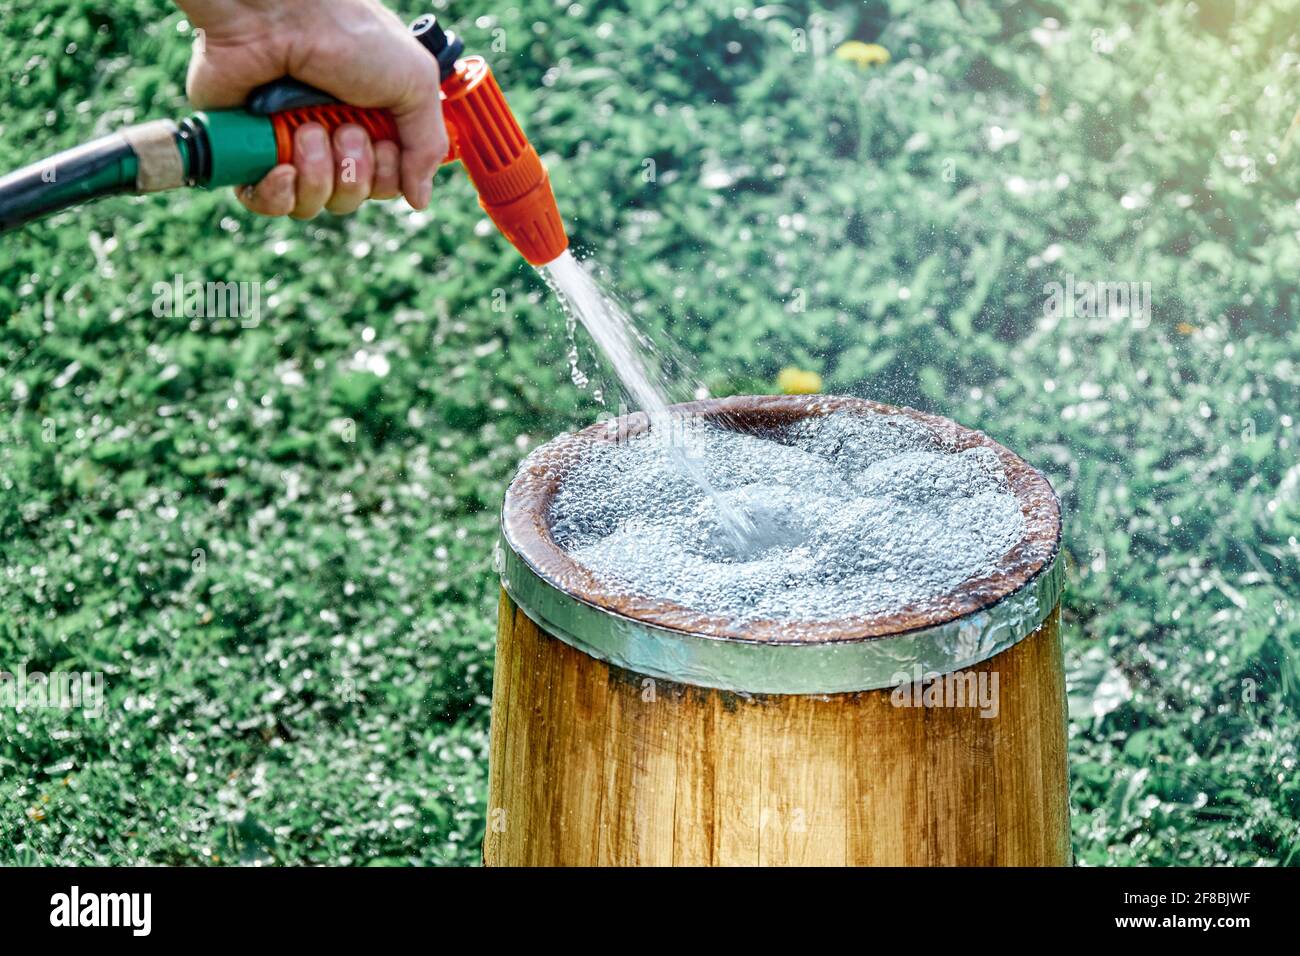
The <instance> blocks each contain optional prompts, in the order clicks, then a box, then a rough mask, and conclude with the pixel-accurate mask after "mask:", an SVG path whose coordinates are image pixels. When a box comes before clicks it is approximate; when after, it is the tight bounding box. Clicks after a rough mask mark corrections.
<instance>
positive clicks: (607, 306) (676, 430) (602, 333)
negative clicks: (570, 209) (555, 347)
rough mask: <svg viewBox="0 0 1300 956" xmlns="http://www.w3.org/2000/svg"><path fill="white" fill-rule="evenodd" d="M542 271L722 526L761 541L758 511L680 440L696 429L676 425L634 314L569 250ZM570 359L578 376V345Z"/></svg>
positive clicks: (735, 540)
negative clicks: (714, 479)
mask: <svg viewBox="0 0 1300 956" xmlns="http://www.w3.org/2000/svg"><path fill="white" fill-rule="evenodd" d="M538 271H539V272H541V274H542V278H543V279H545V280H546V284H547V285H548V286H549V287H550V289H551V291H552V292H554V293H555V297H556V298H557V299H559V301H560V305H561V307H562V308H563V309H564V313H565V317H566V319H567V320H568V321H569V322H572V321H574V319H576V320H577V321H578V322H581V323H582V326H583V328H585V329H586V330H587V332H588V333H589V334H590V335H591V337H592V339H593V340H594V341H595V343H596V345H597V347H598V348H599V349H600V351H601V352H602V353H603V354H604V355H605V358H606V359H607V360H608V361H609V363H610V365H611V366H612V367H613V369H614V374H615V375H617V376H618V379H619V381H620V382H622V384H623V388H624V389H625V390H626V391H627V393H628V395H629V397H630V398H631V399H632V401H633V402H635V403H636V404H637V406H639V407H640V409H641V410H642V411H643V412H645V413H646V415H647V416H649V418H650V430H651V432H658V433H659V434H660V435H662V436H667V438H666V441H665V444H666V445H667V450H668V452H669V454H670V456H671V458H672V461H673V463H674V465H675V466H676V468H677V470H678V471H679V472H680V473H682V474H684V475H686V476H687V477H689V478H690V480H691V481H693V482H694V483H695V484H696V485H697V486H699V488H700V489H701V490H703V492H704V494H705V495H706V497H707V498H708V499H709V500H710V501H711V502H712V504H713V507H714V509H715V510H716V512H717V516H718V522H719V526H720V527H719V530H720V531H722V533H723V534H725V535H726V536H727V538H729V539H730V541H731V544H732V545H733V547H735V548H737V549H745V550H749V549H751V548H754V547H756V546H757V545H758V544H759V543H761V541H762V539H764V538H765V537H766V536H767V534H768V532H769V530H770V529H767V528H766V527H759V526H758V524H756V521H755V518H754V517H753V516H751V515H750V514H749V513H747V512H746V511H744V510H741V509H740V508H739V507H737V506H736V505H735V504H733V503H731V502H729V501H728V500H727V499H726V498H725V497H723V496H722V495H720V494H719V493H718V491H717V490H716V489H715V488H714V487H713V485H712V484H711V483H710V481H709V477H708V475H707V474H706V473H705V470H704V468H703V466H702V464H701V462H700V461H698V460H697V459H696V456H695V455H694V454H693V453H692V449H691V448H689V447H688V442H685V441H682V440H681V438H682V437H683V436H688V435H690V434H691V432H690V430H688V429H683V428H680V427H677V426H678V425H680V423H677V422H674V420H673V413H672V411H671V410H670V409H669V402H668V397H667V394H666V392H665V390H664V387H663V384H662V383H661V382H659V381H656V380H655V379H654V378H653V377H652V376H651V373H650V368H651V364H650V355H649V354H647V353H648V352H649V351H650V348H649V345H648V343H647V342H645V341H644V340H641V339H639V338H638V337H637V336H636V333H635V326H634V325H633V322H632V318H631V316H629V315H628V314H627V312H626V310H624V309H623V307H622V306H620V305H619V304H618V302H617V301H616V300H615V299H614V298H613V296H611V295H609V294H607V293H606V292H605V291H604V290H602V289H601V287H600V285H599V283H598V282H597V281H596V279H595V278H594V277H593V276H592V275H591V274H590V273H589V272H588V271H587V270H586V269H584V268H583V267H582V265H581V264H580V263H579V262H578V260H577V259H575V258H574V257H573V254H572V253H570V252H567V251H566V252H564V253H563V254H561V255H560V256H559V258H557V259H556V260H555V261H553V262H551V263H550V264H548V265H545V266H542V267H540V268H539V270H538ZM569 364H570V374H571V375H572V376H573V377H574V380H575V382H576V381H578V376H580V375H581V372H579V371H578V370H577V356H576V351H575V350H571V352H570V355H569Z"/></svg>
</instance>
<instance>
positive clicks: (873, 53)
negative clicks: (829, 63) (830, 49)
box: [835, 40, 889, 66]
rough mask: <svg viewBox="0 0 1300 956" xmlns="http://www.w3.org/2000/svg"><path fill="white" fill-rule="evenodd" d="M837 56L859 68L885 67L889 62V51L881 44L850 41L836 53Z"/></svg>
mask: <svg viewBox="0 0 1300 956" xmlns="http://www.w3.org/2000/svg"><path fill="white" fill-rule="evenodd" d="M835 56H836V57H837V58H839V59H841V60H847V61H848V62H849V63H854V64H856V65H858V66H884V65H885V64H886V63H888V62H889V51H888V50H886V49H885V48H884V47H883V46H881V45H880V44H879V43H863V42H862V41H860V40H850V41H849V42H848V43H845V44H842V45H841V46H840V47H839V49H837V50H836V51H835Z"/></svg>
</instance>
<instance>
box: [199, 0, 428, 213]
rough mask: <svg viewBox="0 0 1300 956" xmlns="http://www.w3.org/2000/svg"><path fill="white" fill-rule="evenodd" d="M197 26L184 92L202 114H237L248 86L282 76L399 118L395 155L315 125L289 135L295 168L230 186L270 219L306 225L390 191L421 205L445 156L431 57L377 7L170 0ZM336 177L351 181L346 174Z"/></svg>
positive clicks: (374, 3) (349, 133)
mask: <svg viewBox="0 0 1300 956" xmlns="http://www.w3.org/2000/svg"><path fill="white" fill-rule="evenodd" d="M177 5H178V6H180V8H181V9H182V10H184V11H185V13H186V15H187V16H188V17H189V19H190V22H191V23H192V24H193V26H194V27H195V28H196V30H201V31H202V33H199V34H198V36H197V38H196V41H195V49H194V55H193V56H192V57H191V59H190V69H189V77H188V80H187V82H186V92H187V93H188V94H189V97H190V100H191V101H192V102H193V103H194V105H195V106H196V107H199V108H200V109H209V108H211V109H219V108H224V107H233V106H240V105H242V104H243V103H244V101H245V99H247V97H248V94H249V93H250V92H251V91H252V90H253V89H254V88H255V87H257V86H260V85H261V84H263V83H267V82H270V81H271V80H277V79H280V78H281V77H283V76H292V77H294V78H295V79H298V80H301V81H303V82H304V83H308V84H310V85H312V86H314V87H317V88H318V89H321V90H324V91H325V92H326V93H330V94H332V95H334V96H336V97H338V98H339V99H340V100H342V101H343V102H345V103H350V104H352V105H353V106H362V107H383V108H386V109H388V110H390V111H391V112H392V114H393V117H394V119H395V120H396V121H397V130H398V135H399V136H400V137H401V147H400V148H399V147H398V145H397V144H396V143H391V142H387V141H385V142H379V143H371V141H370V137H369V136H368V135H367V133H366V131H365V130H364V129H362V128H361V127H360V126H356V125H353V124H348V125H345V126H342V127H340V128H339V129H337V130H335V131H334V134H333V136H332V137H331V136H330V135H329V133H328V132H327V131H326V130H325V128H324V127H323V126H321V125H320V124H319V123H306V124H304V125H303V126H301V127H300V128H299V129H297V130H296V131H295V133H294V141H293V163H292V164H288V163H282V164H280V165H279V166H276V167H275V168H274V169H272V170H271V171H270V172H269V173H267V174H266V176H265V177H264V178H263V179H262V181H261V182H259V183H257V184H256V185H253V186H241V187H239V188H237V189H236V191H235V192H236V195H237V196H238V197H239V201H240V202H241V203H243V204H244V205H245V206H246V207H247V208H248V209H250V210H252V211H253V212H257V213H261V214H263V215H267V216H284V215H289V216H293V217H294V218H295V219H310V218H311V217H313V216H315V215H316V214H317V213H319V212H320V211H321V209H322V208H324V209H328V210H329V211H330V212H333V213H349V212H352V211H354V210H355V209H356V208H357V207H358V206H360V205H361V203H363V202H364V201H365V200H366V199H367V198H370V199H392V198H393V197H395V196H396V195H398V192H399V190H400V192H401V193H402V194H404V195H405V196H406V200H407V202H409V203H410V204H411V205H412V206H414V207H415V208H416V209H423V208H424V207H425V206H427V205H428V204H429V198H430V196H431V194H432V190H433V175H434V173H435V172H436V171H437V169H438V166H439V165H440V164H441V163H442V160H443V157H445V156H446V154H447V130H446V127H445V126H444V125H443V120H442V104H441V101H440V100H439V96H438V87H439V76H438V64H437V61H436V60H435V59H434V58H433V57H431V56H430V55H429V54H428V52H427V51H426V50H425V49H424V47H422V46H421V45H420V44H419V42H418V41H416V40H415V39H414V38H413V37H412V36H411V35H410V34H409V33H408V32H407V29H406V27H405V26H404V25H403V24H402V22H401V21H400V20H399V19H398V18H397V17H396V16H395V15H394V14H393V13H392V12H391V11H390V10H388V9H387V8H386V7H384V6H383V5H382V4H381V3H379V2H378V0H177ZM344 170H347V172H348V174H347V175H346V176H345V175H344Z"/></svg>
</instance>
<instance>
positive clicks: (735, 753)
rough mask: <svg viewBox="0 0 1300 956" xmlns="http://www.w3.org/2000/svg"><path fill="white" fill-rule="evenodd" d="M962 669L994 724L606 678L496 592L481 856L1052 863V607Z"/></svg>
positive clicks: (882, 706) (1056, 740)
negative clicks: (993, 690)
mask: <svg viewBox="0 0 1300 956" xmlns="http://www.w3.org/2000/svg"><path fill="white" fill-rule="evenodd" d="M980 672H985V673H987V674H988V675H989V677H986V678H985V680H986V681H989V680H991V679H992V675H994V674H996V677H997V681H998V695H997V700H998V712H997V715H996V716H993V717H983V716H981V711H980V709H979V708H978V707H951V706H948V707H899V706H895V705H894V702H893V701H892V700H891V691H889V690H877V691H868V692H864V693H859V694H832V695H827V696H792V695H791V696H780V695H769V696H763V697H756V696H755V697H746V696H742V695H739V694H734V693H730V692H726V691H718V690H709V689H704V688H698V687H688V686H685V685H681V684H671V683H667V682H664V681H655V680H652V679H650V678H647V677H643V676H641V675H638V674H633V673H630V672H628V671H625V670H621V669H619V668H616V667H611V666H610V665H608V664H605V663H603V662H601V661H598V660H596V659H594V658H592V657H589V656H588V655H586V654H584V653H582V652H580V651H577V650H574V649H573V648H571V647H569V646H568V645H567V644H564V643H562V642H561V641H558V640H556V639H555V638H553V637H551V636H550V635H548V634H546V633H545V632H544V631H541V630H540V629H539V628H538V627H537V626H536V625H535V624H534V623H533V622H532V621H531V620H529V619H528V617H527V616H526V615H525V614H524V613H523V612H522V611H520V610H519V609H518V608H517V607H515V605H514V604H513V603H512V602H511V601H510V599H509V598H508V597H507V596H506V595H505V594H504V592H503V593H502V597H501V606H500V615H499V620H498V634H497V663H496V678H495V684H494V687H493V695H492V743H491V769H490V782H489V791H490V793H489V813H488V829H487V836H486V839H485V841H484V860H485V862H487V863H488V864H490V865H497V866H538V865H541V866H585V865H596V864H598V865H606V866H669V865H678V866H683V865H685V866H718V865H723V866H726V865H748V866H754V865H764V866H781V865H952V866H978V865H999V866H1025V865H1029V866H1058V865H1064V864H1067V863H1068V862H1069V859H1070V844H1069V806H1068V787H1067V780H1066V774H1067V769H1066V739H1065V735H1066V710H1065V708H1066V704H1065V681H1064V671H1063V662H1062V658H1061V645H1060V633H1059V612H1053V613H1052V615H1051V616H1049V617H1048V619H1047V620H1046V621H1045V622H1044V623H1043V626H1042V627H1040V628H1039V629H1038V630H1037V631H1036V632H1035V633H1034V634H1032V635H1031V636H1029V637H1027V638H1025V639H1024V640H1023V641H1021V642H1020V643H1018V644H1016V645H1015V646H1014V647H1012V648H1010V649H1009V650H1007V651H1005V652H1003V653H1002V654H999V655H997V656H996V657H994V658H992V659H990V660H988V661H986V662H984V663H983V664H980V665H978V666H976V667H973V668H970V669H969V670H968V671H966V672H963V673H964V674H965V675H978V674H979V673H980ZM976 679H977V678H976ZM986 686H987V685H986Z"/></svg>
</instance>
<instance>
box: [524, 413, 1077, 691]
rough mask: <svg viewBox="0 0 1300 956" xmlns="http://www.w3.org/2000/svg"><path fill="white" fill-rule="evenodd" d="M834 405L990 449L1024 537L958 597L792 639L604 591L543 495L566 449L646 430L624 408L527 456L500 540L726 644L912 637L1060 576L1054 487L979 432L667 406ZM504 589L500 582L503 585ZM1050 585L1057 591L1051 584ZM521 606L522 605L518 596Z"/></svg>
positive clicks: (542, 565)
mask: <svg viewBox="0 0 1300 956" xmlns="http://www.w3.org/2000/svg"><path fill="white" fill-rule="evenodd" d="M841 411H847V412H851V413H852V412H857V413H860V414H871V415H883V416H901V417H905V418H909V419H912V420H913V421H916V422H919V423H921V424H922V425H924V426H926V427H927V428H928V430H930V431H931V432H932V433H933V434H934V435H935V436H936V437H937V438H938V439H939V440H940V441H941V442H942V443H943V444H944V445H945V446H946V447H948V448H950V449H951V450H953V451H964V450H967V449H969V448H974V447H981V446H982V447H985V448H989V449H991V450H992V451H993V452H994V453H995V454H997V455H998V457H999V460H1000V461H1001V463H1002V466H1003V470H1004V471H1005V473H1006V476H1007V481H1008V484H1009V486H1010V488H1011V490H1012V491H1013V492H1014V493H1015V495H1016V497H1017V499H1018V500H1019V502H1020V506H1021V513H1022V515H1023V516H1024V518H1025V534H1024V535H1023V536H1022V538H1021V540H1020V541H1019V542H1017V544H1016V545H1015V546H1013V547H1012V548H1011V549H1009V550H1008V551H1007V552H1006V554H1004V555H1003V556H1002V558H1001V559H1000V560H999V561H998V563H997V565H996V566H995V567H994V568H993V569H992V570H991V571H990V572H989V573H987V574H984V575H979V576H977V577H974V578H970V579H968V580H967V581H965V582H963V584H962V586H961V592H960V593H959V594H957V595H947V596H945V597H944V598H943V599H942V601H936V602H934V606H931V607H929V608H925V609H903V610H900V611H896V612H893V613H890V614H884V615H872V616H860V617H856V618H853V617H849V618H844V619H841V620H837V621H826V622H809V623H805V624H801V625H800V627H799V628H798V629H797V632H796V636H792V629H791V628H790V627H789V624H788V622H782V621H751V622H747V623H745V624H744V625H738V624H736V623H734V622H731V621H729V620H728V619H726V618H723V617H721V616H719V615H713V614H707V613H704V612H700V611H696V610H693V609H690V608H686V607H683V606H681V605H678V604H676V603H674V602H671V601H666V600H663V599H654V598H647V597H645V596H642V595H636V594H629V593H619V592H614V591H612V590H611V589H610V588H609V587H607V586H606V585H605V584H604V583H602V582H600V581H598V580H597V579H596V578H595V576H594V575H593V574H592V573H591V572H590V571H589V570H588V569H587V568H585V567H583V566H582V565H581V564H579V563H578V562H577V561H575V560H574V559H573V558H572V557H571V556H570V555H568V554H567V553H566V552H565V551H564V550H563V549H561V548H560V546H559V545H558V544H557V543H556V542H555V540H554V538H553V537H552V536H551V533H550V526H549V521H548V517H547V516H548V513H549V510H550V503H551V501H552V499H553V496H554V494H555V492H556V491H557V489H558V488H559V486H560V483H561V482H562V480H563V478H564V476H565V474H567V467H570V466H571V465H572V463H573V461H574V460H575V456H574V455H573V452H574V450H575V449H580V448H581V447H582V446H583V445H584V444H589V443H593V442H602V441H603V442H609V441H619V440H625V439H626V438H627V437H628V436H630V435H634V434H637V433H639V432H642V431H644V430H645V429H646V428H647V427H649V417H648V416H647V415H646V414H645V413H644V412H634V413H630V414H627V415H623V416H620V417H619V418H616V419H613V420H610V421H605V422H598V423H596V424H594V425H591V426H588V427H587V428H584V429H581V430H580V431H577V432H570V433H567V434H564V435H561V436H559V437H557V438H555V439H553V440H552V441H550V442H548V443H547V444H545V445H543V446H541V447H540V448H538V449H537V450H535V451H534V452H533V453H532V454H531V455H529V456H528V458H527V459H526V460H525V461H524V462H523V464H521V466H520V468H519V470H518V472H517V473H516V475H515V478H514V480H513V481H511V483H510V485H509V487H508V488H507V490H506V495H505V501H504V504H503V506H502V510H501V532H502V540H503V546H504V547H505V549H506V550H507V551H508V552H512V553H513V555H515V556H517V557H518V559H519V561H520V562H522V564H523V566H524V567H526V568H527V570H528V571H529V572H530V575H529V576H530V577H535V578H536V579H537V581H538V582H540V583H543V584H545V585H546V586H549V587H550V588H552V589H554V590H555V591H558V592H559V593H561V594H564V595H566V596H567V597H568V598H569V599H571V600H573V601H577V602H579V603H581V604H582V605H585V606H587V607H590V608H592V609H595V610H597V611H600V612H603V613H604V614H606V615H612V616H613V617H614V618H622V619H625V620H626V621H630V622H635V623H637V624H641V625H646V626H649V627H650V628H653V629H654V630H655V631H656V632H658V631H663V632H669V633H672V632H676V633H678V634H681V635H690V636H692V637H697V638H704V639H708V640H714V641H722V642H727V643H735V644H768V645H773V646H781V645H784V646H808V645H812V646H820V645H838V644H852V643H857V642H870V641H879V640H881V639H886V638H897V637H901V636H906V635H916V634H918V633H922V632H927V631H932V630H934V629H941V628H945V627H946V626H948V625H950V624H952V623H954V622H958V621H962V620H963V619H965V618H969V617H971V616H972V615H977V614H980V613H981V612H984V611H987V610H989V609H990V608H993V607H995V606H997V605H998V604H1000V603H1002V602H1003V601H1004V600H1005V599H1007V598H1008V597H1011V596H1012V595H1015V594H1017V593H1019V592H1021V591H1023V590H1024V589H1026V587H1027V586H1028V585H1030V584H1031V583H1032V582H1034V581H1035V580H1037V579H1039V578H1040V577H1041V576H1042V575H1043V572H1044V571H1045V570H1050V571H1053V572H1054V574H1053V575H1049V576H1051V577H1056V578H1059V577H1060V569H1059V562H1058V561H1057V557H1058V554H1059V551H1060V545H1061V510H1060V501H1059V499H1058V498H1057V495H1056V492H1055V491H1054V490H1053V488H1052V486H1051V483H1050V482H1049V481H1048V480H1047V478H1046V477H1044V476H1043V475H1042V474H1041V473H1040V472H1038V471H1037V470H1036V469H1034V468H1033V467H1032V466H1030V465H1029V464H1028V463H1027V462H1026V461H1025V460H1024V459H1022V458H1021V457H1020V456H1019V455H1017V454H1015V453H1014V452H1012V451H1011V450H1010V449H1008V448H1006V447H1005V446H1003V445H1001V444H999V443H998V442H996V441H994V440H993V439H992V438H990V437H989V436H987V435H985V434H984V433H983V432H980V431H977V430H975V429H972V428H967V427H965V426H963V425H959V424H957V423H956V422H954V421H952V420H950V419H947V418H944V417H942V416H939V415H932V414H930V413H927V412H922V411H919V410H917V409H914V408H908V407H905V406H893V405H885V404H882V403H879V402H873V401H870V400H868V399H862V398H855V397H849V396H828V395H812V396H795V395H766V396H733V397H730V398H720V399H704V400H701V401H696V402H686V403H683V404H680V405H674V406H671V412H672V413H673V414H674V415H675V416H692V417H694V416H698V417H701V418H706V419H714V420H718V421H720V422H721V423H724V424H725V425H726V426H727V427H732V428H736V429H738V430H750V431H761V430H762V429H763V428H772V427H776V426H779V425H782V424H788V423H790V422H793V421H797V420H800V419H803V418H808V417H813V416H824V415H829V414H832V413H834V412H841ZM566 582H567V583H566ZM1040 588H1041V584H1040ZM510 590H511V589H510V588H509V587H507V591H510ZM1053 590H1055V591H1056V593H1057V595H1058V596H1059V590H1060V588H1059V582H1057V586H1055V587H1054V588H1053ZM514 596H515V595H513V594H512V597H514ZM517 603H519V602H517ZM534 603H535V602H534ZM939 604H942V605H943V607H939V606H938V605H939ZM521 606H523V607H524V609H525V611H526V612H527V610H528V608H527V606H526V602H525V603H521ZM1052 606H1054V605H1050V606H1048V607H1046V608H1042V609H1041V610H1042V614H1041V616H1040V617H1039V619H1038V620H1037V621H1035V622H1034V627H1032V628H1030V629H1029V630H1028V631H1025V632H1024V633H1023V634H1020V637H1024V636H1027V634H1028V633H1030V632H1032V631H1033V630H1034V629H1036V628H1037V626H1038V624H1039V623H1041V620H1042V619H1043V618H1044V617H1046V615H1047V613H1049V612H1050V611H1051V608H1052ZM530 616H532V615H530ZM539 623H540V622H539ZM810 633H815V637H812V638H810V637H809V636H808V635H809V634H810ZM598 656H599V655H598ZM882 686H883V685H882Z"/></svg>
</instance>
